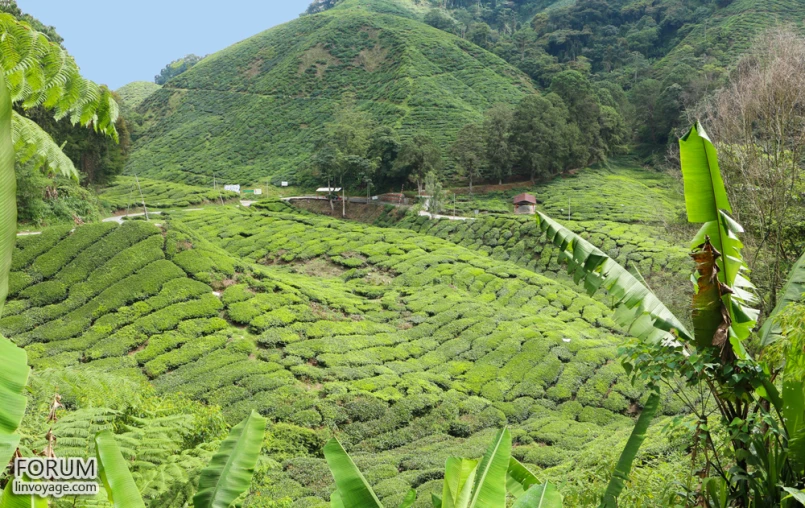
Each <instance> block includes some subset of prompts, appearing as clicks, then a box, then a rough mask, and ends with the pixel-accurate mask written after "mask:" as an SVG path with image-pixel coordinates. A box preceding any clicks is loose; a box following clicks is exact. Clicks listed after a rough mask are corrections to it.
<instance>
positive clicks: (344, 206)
mask: <svg viewBox="0 0 805 508" xmlns="http://www.w3.org/2000/svg"><path fill="white" fill-rule="evenodd" d="M346 216H347V189H345V188H344V179H343V178H342V179H341V217H346Z"/></svg>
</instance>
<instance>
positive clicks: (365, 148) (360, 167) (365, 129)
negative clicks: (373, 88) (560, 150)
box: [327, 96, 377, 217]
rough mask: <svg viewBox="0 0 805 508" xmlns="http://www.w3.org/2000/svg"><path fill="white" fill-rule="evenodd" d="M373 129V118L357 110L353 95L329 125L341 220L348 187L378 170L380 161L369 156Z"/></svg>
mask: <svg viewBox="0 0 805 508" xmlns="http://www.w3.org/2000/svg"><path fill="white" fill-rule="evenodd" d="M373 128H374V122H373V121H372V119H371V118H370V117H369V115H367V114H366V113H364V112H363V111H360V110H358V109H357V107H356V105H355V99H354V98H353V97H351V96H347V97H345V98H344V101H343V102H342V103H341V105H340V107H339V110H338V111H337V112H336V114H335V119H334V121H333V122H332V123H330V124H328V125H327V134H328V138H329V140H330V141H329V142H330V144H331V145H332V147H333V148H334V150H335V164H334V165H333V166H332V175H333V179H334V180H337V181H338V185H339V186H340V187H341V216H342V217H346V215H347V205H346V197H347V194H346V186H347V185H350V184H352V183H355V182H359V181H362V180H364V179H365V178H366V177H367V175H369V174H370V173H371V174H373V173H374V170H375V169H376V167H377V162H376V161H374V160H370V159H369V155H368V152H369V146H370V134H371V132H372V130H373ZM367 185H370V184H367Z"/></svg>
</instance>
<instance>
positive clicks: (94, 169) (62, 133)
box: [25, 107, 131, 185]
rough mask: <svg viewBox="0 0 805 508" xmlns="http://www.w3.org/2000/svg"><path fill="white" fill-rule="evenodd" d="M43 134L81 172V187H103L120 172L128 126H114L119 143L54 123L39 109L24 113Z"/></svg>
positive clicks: (128, 146) (128, 143)
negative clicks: (82, 185) (48, 136)
mask: <svg viewBox="0 0 805 508" xmlns="http://www.w3.org/2000/svg"><path fill="white" fill-rule="evenodd" d="M25 116H26V117H28V118H30V119H32V120H33V121H35V122H36V123H37V124H38V125H39V126H40V127H42V129H43V130H44V131H45V132H47V133H48V134H49V135H50V136H51V137H52V138H53V141H55V142H56V143H57V144H58V145H59V146H61V147H62V151H63V152H64V154H65V155H67V157H69V158H70V160H71V161H72V162H73V164H74V165H75V166H76V167H77V168H78V170H79V171H80V172H81V178H82V182H83V183H85V184H93V185H104V184H107V183H109V182H110V181H111V180H112V179H114V177H115V176H117V175H119V174H121V173H122V172H123V168H124V167H125V165H126V161H127V160H128V155H129V150H130V149H131V138H130V135H129V129H128V123H127V122H126V120H125V119H124V118H122V117H120V118H118V119H117V121H116V122H115V128H116V129H117V132H118V139H119V142H117V143H116V142H115V141H114V140H112V139H110V138H109V137H108V136H106V135H104V134H103V133H98V132H95V131H94V129H92V128H87V127H82V126H75V125H73V124H72V123H70V121H69V120H68V119H66V118H64V119H62V120H59V121H56V120H55V119H53V117H52V116H51V115H49V114H48V112H47V111H46V110H44V109H43V108H41V107H38V108H33V109H31V110H29V111H27V112H25Z"/></svg>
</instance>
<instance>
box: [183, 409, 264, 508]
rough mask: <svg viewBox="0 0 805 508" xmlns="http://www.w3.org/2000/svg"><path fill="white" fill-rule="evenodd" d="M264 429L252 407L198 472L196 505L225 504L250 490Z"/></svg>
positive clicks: (218, 506) (208, 507)
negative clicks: (199, 473)
mask: <svg viewBox="0 0 805 508" xmlns="http://www.w3.org/2000/svg"><path fill="white" fill-rule="evenodd" d="M265 430H266V419H265V418H263V417H261V416H260V415H259V414H257V413H256V412H254V411H252V412H251V414H250V415H249V416H247V417H246V419H244V420H243V421H242V422H240V423H239V424H237V425H235V427H233V428H232V431H231V432H230V433H229V436H227V438H226V439H225V440H224V442H223V443H221V446H220V448H218V451H217V452H215V455H213V457H212V460H211V461H210V464H209V465H208V466H207V467H206V468H204V470H203V471H202V472H201V478H199V482H198V493H197V494H196V495H195V497H193V506H194V507H195V508H228V507H229V506H231V505H232V504H233V503H234V502H235V500H236V499H237V498H238V497H240V496H241V495H242V494H244V493H245V492H246V491H248V490H249V487H250V486H251V483H252V476H254V468H255V467H256V466H257V459H258V458H259V456H260V448H261V446H262V443H263V436H264V435H265Z"/></svg>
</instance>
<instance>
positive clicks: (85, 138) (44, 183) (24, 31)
mask: <svg viewBox="0 0 805 508" xmlns="http://www.w3.org/2000/svg"><path fill="white" fill-rule="evenodd" d="M0 11H3V12H4V13H7V14H3V16H4V17H3V21H2V24H3V32H4V37H5V39H4V40H5V43H6V46H5V47H4V49H3V52H4V59H3V64H4V68H5V70H6V72H7V73H8V78H9V82H10V83H11V87H12V95H13V100H14V103H15V105H14V108H15V116H14V123H15V125H14V128H15V132H14V133H15V141H16V142H17V144H18V146H17V147H16V152H17V166H16V173H17V185H18V187H19V188H20V189H21V190H22V192H20V193H19V194H18V199H17V206H18V210H19V216H20V220H21V221H23V222H27V223H33V224H34V225H42V224H44V223H54V222H61V221H69V222H73V221H79V222H80V221H89V220H95V219H97V218H98V216H99V214H100V211H99V209H98V206H97V200H96V199H95V198H94V197H93V196H92V195H91V193H90V192H88V191H86V190H85V189H82V188H81V187H79V185H77V184H76V183H74V182H70V181H66V180H65V179H63V178H61V176H65V175H66V176H72V177H74V178H75V180H76V181H79V182H80V183H81V184H83V185H87V184H96V183H105V182H107V181H109V180H110V179H111V178H113V177H114V175H117V174H119V173H121V172H122V171H123V167H124V165H125V162H126V157H127V155H128V150H129V144H130V139H129V131H128V127H127V124H126V121H125V120H123V119H122V118H119V117H118V106H117V102H116V99H117V98H116V97H115V96H114V94H113V93H112V92H110V91H109V90H108V89H106V88H105V87H99V86H98V85H96V84H94V83H91V82H89V81H86V80H84V79H83V78H82V77H81V76H80V75H79V73H78V67H77V65H76V63H75V61H74V60H73V59H72V57H70V56H69V55H67V54H66V53H65V52H64V51H63V48H61V46H59V44H60V43H61V38H60V37H59V36H58V34H57V33H56V32H55V30H54V29H53V27H45V26H44V25H42V23H40V22H39V21H38V20H36V19H35V18H32V17H31V16H29V15H27V14H24V13H23V12H22V11H20V9H19V8H18V7H17V5H16V2H14V1H10V2H4V3H3V5H2V6H0ZM11 20H23V21H24V22H25V24H24V25H16V24H13V25H12V24H10V23H12V21H11ZM14 26H21V27H24V28H20V29H17V30H14V29H13V27H14ZM29 26H30V27H31V28H34V29H36V30H39V31H40V32H34V31H31V30H29V29H28V27H29ZM57 48H58V49H57ZM34 55H35V56H34ZM54 113H55V114H54ZM96 114H97V118H96V119H93V116H94V115H96ZM110 123H111V125H110ZM107 130H108V131H109V132H110V133H112V134H113V135H112V136H111V137H110V136H107V135H106V133H105V131H107ZM34 140H35V142H34ZM25 145H27V148H26V147H25ZM34 145H37V146H39V147H40V150H39V152H38V153H37V152H36V151H32V150H31V149H30V147H32V146H34ZM60 175H61V176H60Z"/></svg>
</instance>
